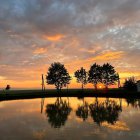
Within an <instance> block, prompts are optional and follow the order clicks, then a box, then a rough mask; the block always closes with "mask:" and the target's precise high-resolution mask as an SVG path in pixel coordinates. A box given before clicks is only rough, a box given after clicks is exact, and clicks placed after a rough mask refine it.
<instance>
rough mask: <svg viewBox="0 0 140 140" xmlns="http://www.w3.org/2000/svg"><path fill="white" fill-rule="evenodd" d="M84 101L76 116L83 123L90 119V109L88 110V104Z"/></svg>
mask: <svg viewBox="0 0 140 140" xmlns="http://www.w3.org/2000/svg"><path fill="white" fill-rule="evenodd" d="M82 100H83V104H82V105H79V106H78V109H77V110H76V116H77V117H79V118H82V119H83V121H85V120H86V119H87V118H88V115H89V109H88V103H87V102H85V101H84V98H83V99H82Z"/></svg>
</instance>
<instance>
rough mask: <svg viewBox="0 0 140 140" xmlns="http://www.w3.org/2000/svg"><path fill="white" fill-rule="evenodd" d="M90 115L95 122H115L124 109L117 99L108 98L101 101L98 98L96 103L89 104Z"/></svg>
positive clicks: (99, 123)
mask: <svg viewBox="0 0 140 140" xmlns="http://www.w3.org/2000/svg"><path fill="white" fill-rule="evenodd" d="M89 109H90V115H91V117H92V119H93V120H94V122H96V123H97V124H98V125H101V124H102V123H103V122H107V123H108V124H115V123H116V121H117V120H118V118H119V114H120V112H121V111H122V106H121V104H120V105H118V104H117V103H116V102H115V101H113V100H109V99H106V101H104V102H101V103H99V102H98V99H97V98H96V100H95V103H93V104H90V105H89Z"/></svg>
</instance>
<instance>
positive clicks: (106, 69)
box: [101, 63, 119, 88]
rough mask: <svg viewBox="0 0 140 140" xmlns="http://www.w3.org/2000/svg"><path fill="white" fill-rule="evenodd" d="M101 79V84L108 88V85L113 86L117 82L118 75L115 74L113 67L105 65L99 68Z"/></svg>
mask: <svg viewBox="0 0 140 140" xmlns="http://www.w3.org/2000/svg"><path fill="white" fill-rule="evenodd" d="M101 79H102V80H101V82H102V83H103V84H104V85H105V86H106V88H108V86H109V85H113V84H115V82H116V81H118V80H119V75H118V74H117V73H116V71H115V69H114V67H113V66H112V65H110V64H109V63H107V64H103V66H102V67H101Z"/></svg>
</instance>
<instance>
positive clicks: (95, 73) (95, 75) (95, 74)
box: [88, 63, 101, 90]
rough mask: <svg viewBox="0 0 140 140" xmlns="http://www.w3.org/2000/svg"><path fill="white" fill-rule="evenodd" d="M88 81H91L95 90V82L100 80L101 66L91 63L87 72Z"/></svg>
mask: <svg viewBox="0 0 140 140" xmlns="http://www.w3.org/2000/svg"><path fill="white" fill-rule="evenodd" d="M88 81H89V83H92V84H93V85H94V87H95V90H97V84H98V83H99V82H101V66H100V65H98V64H96V63H95V64H93V65H92V66H91V67H90V70H89V72H88Z"/></svg>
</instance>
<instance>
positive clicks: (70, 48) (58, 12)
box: [0, 0, 140, 88]
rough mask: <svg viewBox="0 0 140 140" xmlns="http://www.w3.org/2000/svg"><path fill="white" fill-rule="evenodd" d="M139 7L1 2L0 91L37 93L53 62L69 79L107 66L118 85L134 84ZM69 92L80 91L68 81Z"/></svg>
mask: <svg viewBox="0 0 140 140" xmlns="http://www.w3.org/2000/svg"><path fill="white" fill-rule="evenodd" d="M139 7H140V1H136V0H134V1H133V5H132V4H131V2H130V1H129V0H125V1H122V0H116V1H115V0H113V1H112V2H110V1H109V0H104V1H94V0H93V1H90V0H87V1H84V0H82V1H81V0H76V1H74V0H72V1H70V0H68V1H62V0H58V1H44V0H38V1H37V0H31V1H30V2H29V0H22V1H17V0H6V1H4V0H2V1H0V88H4V87H5V86H6V85H7V84H10V85H11V87H12V88H40V87H41V75H42V74H44V75H46V74H47V71H48V68H49V66H50V64H51V63H53V62H61V63H63V64H65V67H66V68H67V69H68V71H69V73H70V75H73V73H74V72H75V71H76V70H77V69H79V68H80V67H84V68H85V69H86V70H87V71H88V70H89V68H90V66H91V65H92V64H93V63H95V62H96V63H98V64H100V65H102V64H103V63H107V62H108V63H110V64H111V65H113V66H114V67H115V69H116V71H117V72H118V73H119V74H120V78H121V83H123V81H124V79H125V78H127V77H131V76H135V77H136V79H137V80H139V79H140V59H139V56H140V24H139V23H140V18H139V15H140V8H139ZM46 87H47V88H54V86H49V85H46ZM69 87H70V88H81V85H80V84H77V83H76V79H75V78H74V77H73V79H72V81H71V84H70V85H69ZM92 87H93V85H92V84H87V85H86V88H92ZM99 88H103V86H101V85H99Z"/></svg>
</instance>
